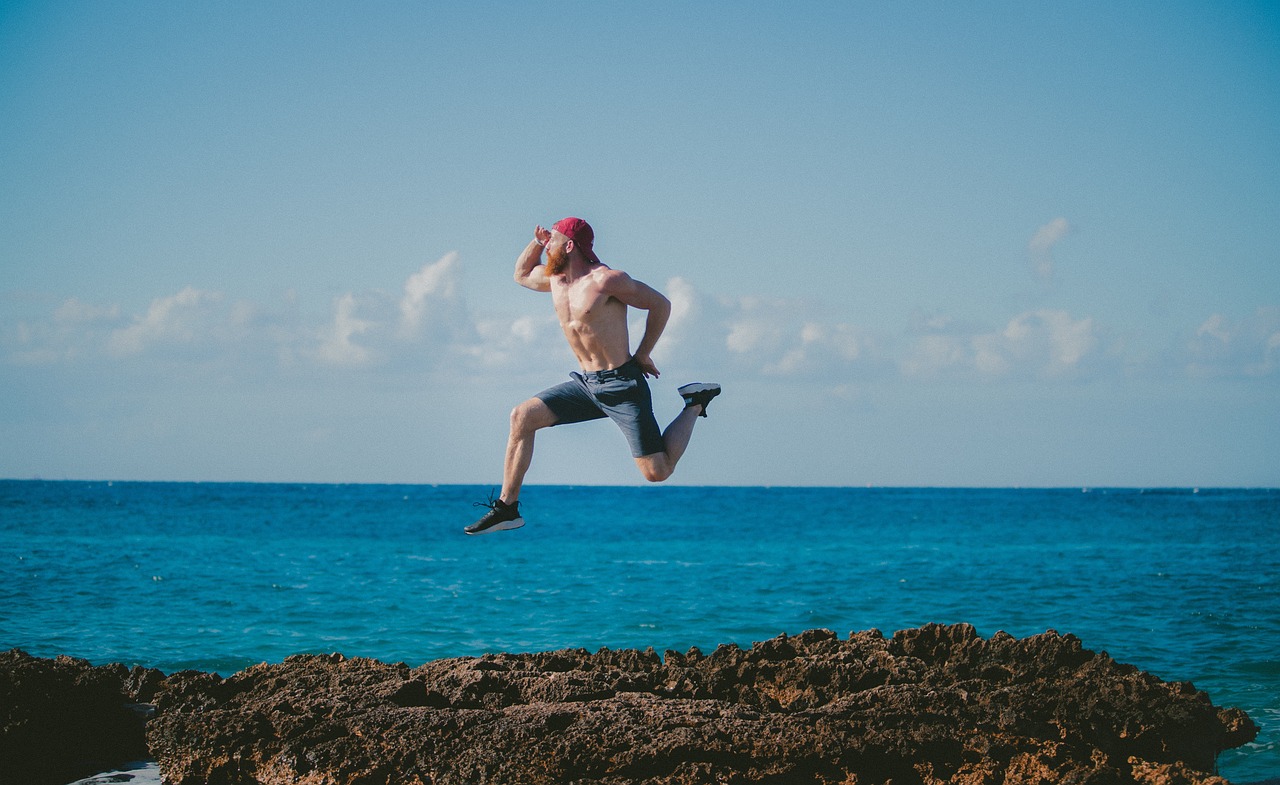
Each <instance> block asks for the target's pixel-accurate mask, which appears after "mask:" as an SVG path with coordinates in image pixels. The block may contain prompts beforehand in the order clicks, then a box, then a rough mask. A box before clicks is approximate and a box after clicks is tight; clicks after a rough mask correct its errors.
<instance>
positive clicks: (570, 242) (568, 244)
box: [564, 240, 575, 254]
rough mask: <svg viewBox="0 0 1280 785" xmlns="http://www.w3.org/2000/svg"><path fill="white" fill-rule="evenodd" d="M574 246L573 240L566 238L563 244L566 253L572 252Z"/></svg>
mask: <svg viewBox="0 0 1280 785" xmlns="http://www.w3.org/2000/svg"><path fill="white" fill-rule="evenodd" d="M574 247H575V246H574V244H573V240H566V241H565V244H564V252H565V253H566V254H571V253H573V249H574Z"/></svg>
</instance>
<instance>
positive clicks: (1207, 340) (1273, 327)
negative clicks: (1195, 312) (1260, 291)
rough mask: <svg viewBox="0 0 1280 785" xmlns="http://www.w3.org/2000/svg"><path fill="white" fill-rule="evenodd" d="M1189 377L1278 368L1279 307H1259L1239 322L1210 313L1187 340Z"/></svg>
mask: <svg viewBox="0 0 1280 785" xmlns="http://www.w3.org/2000/svg"><path fill="white" fill-rule="evenodd" d="M1187 353H1188V361H1187V363H1186V369H1187V372H1188V373H1190V374H1192V375H1193V376H1246V377H1260V376H1270V375H1272V374H1274V373H1276V371H1277V370H1280V307H1274V306H1272V307H1263V308H1259V309H1258V310H1256V311H1255V312H1254V313H1253V314H1251V315H1250V316H1248V317H1246V318H1244V319H1241V320H1239V321H1232V320H1230V319H1228V318H1227V317H1225V316H1223V315H1222V314H1217V313H1216V314H1213V315H1212V316H1210V317H1209V318H1207V319H1205V320H1204V321H1203V322H1202V323H1201V324H1200V326H1199V327H1198V328H1197V329H1196V332H1195V335H1194V336H1193V337H1192V339H1191V340H1190V341H1189V342H1188V343H1187Z"/></svg>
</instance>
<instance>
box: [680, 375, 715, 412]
mask: <svg viewBox="0 0 1280 785" xmlns="http://www.w3.org/2000/svg"><path fill="white" fill-rule="evenodd" d="M676 392H678V393H680V397H681V398H684V408H686V409H688V408H689V407H690V406H701V407H702V411H701V412H698V416H699V417H706V416H707V404H708V403H710V402H711V399H712V398H714V397H716V396H717V395H719V394H720V385H718V384H715V383H708V382H694V383H693V384H686V385H685V386H683V387H681V388H679V389H678V390H676Z"/></svg>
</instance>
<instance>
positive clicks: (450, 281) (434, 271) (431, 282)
mask: <svg viewBox="0 0 1280 785" xmlns="http://www.w3.org/2000/svg"><path fill="white" fill-rule="evenodd" d="M457 298H458V254H457V253H456V252H450V253H447V254H445V255H444V256H442V257H441V258H440V259H439V260H438V261H436V262H432V263H429V264H425V265H423V266H422V269H421V270H419V271H418V272H416V273H414V274H413V275H410V276H409V278H408V279H407V280H406V281H405V282H404V296H403V297H402V298H401V299H400V333H401V335H402V336H406V337H409V336H414V335H417V334H418V331H419V329H420V328H421V327H422V324H423V319H424V317H425V316H426V315H427V313H428V310H429V309H430V308H431V306H432V305H433V304H435V303H439V302H441V301H455V300H457Z"/></svg>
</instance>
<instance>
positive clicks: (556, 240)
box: [547, 232, 569, 275]
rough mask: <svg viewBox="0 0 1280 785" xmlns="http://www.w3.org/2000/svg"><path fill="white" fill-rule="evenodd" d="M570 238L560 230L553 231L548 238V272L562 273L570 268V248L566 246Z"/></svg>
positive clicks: (553, 273)
mask: <svg viewBox="0 0 1280 785" xmlns="http://www.w3.org/2000/svg"><path fill="white" fill-rule="evenodd" d="M568 243H569V238H568V237H565V236H564V235H563V234H560V233H559V232H552V233H551V239H550V240H547V272H548V273H549V274H551V275H560V274H561V273H563V272H564V271H565V270H567V269H568V268H569V249H568V248H567V247H566V246H567V245H568Z"/></svg>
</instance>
